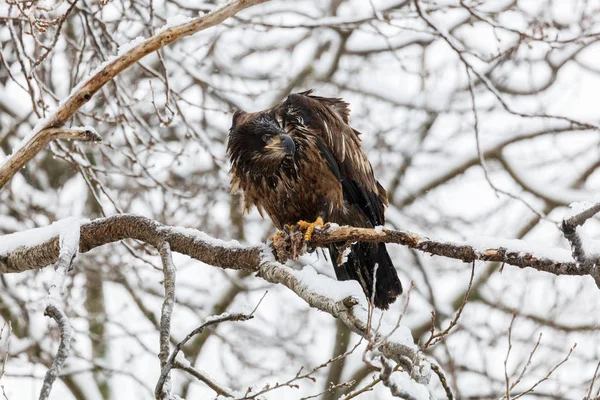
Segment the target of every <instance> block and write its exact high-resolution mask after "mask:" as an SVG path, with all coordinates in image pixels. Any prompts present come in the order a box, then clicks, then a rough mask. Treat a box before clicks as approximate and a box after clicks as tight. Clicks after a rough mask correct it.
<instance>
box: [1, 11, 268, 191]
mask: <svg viewBox="0 0 600 400" xmlns="http://www.w3.org/2000/svg"><path fill="white" fill-rule="evenodd" d="M266 1H268V0H237V1H228V2H227V3H225V4H224V5H223V6H222V7H217V8H216V9H214V10H213V11H211V12H210V13H208V14H206V15H203V16H200V17H198V18H194V19H191V20H189V21H186V22H184V23H181V24H179V25H175V26H168V25H167V26H165V27H164V28H163V29H160V30H159V31H158V33H157V34H156V35H154V36H152V37H149V38H147V39H145V40H136V41H135V43H134V44H135V46H131V47H130V46H126V47H125V48H123V49H121V51H120V52H119V54H118V55H117V56H115V57H113V58H112V59H110V60H109V61H108V62H106V63H104V64H102V65H101V66H100V67H99V68H98V69H97V70H96V71H95V72H94V73H92V74H91V75H90V77H89V78H87V79H86V80H84V81H83V82H81V83H80V84H79V85H77V86H76V87H75V89H73V91H72V92H71V94H70V96H69V97H68V98H66V99H65V100H64V101H62V102H61V103H60V105H59V106H58V108H57V109H56V110H55V111H54V112H53V113H52V114H51V115H50V116H49V117H48V118H45V119H44V120H41V121H40V122H38V124H37V125H36V126H35V128H34V129H33V131H32V132H31V134H30V135H28V136H27V137H26V138H25V139H23V141H22V143H21V144H20V145H19V147H18V148H17V149H15V151H14V152H13V154H12V155H10V156H8V157H7V158H6V159H4V160H2V161H0V188H2V187H4V185H6V183H8V181H10V179H11V178H12V177H13V176H14V175H15V174H16V173H17V172H18V171H19V170H20V169H21V168H23V166H24V165H25V164H26V163H27V162H29V160H31V159H32V158H33V157H35V155H36V154H38V153H39V152H40V151H42V150H43V149H44V148H45V147H46V146H47V145H48V143H50V142H51V141H52V140H55V139H64V138H67V139H76V140H88V141H90V140H93V141H98V140H99V138H100V136H99V135H98V134H97V133H95V131H93V130H91V129H88V128H83V129H79V128H77V129H61V127H62V126H63V125H64V124H65V123H66V122H67V121H68V120H69V118H71V116H72V115H73V114H75V112H77V110H79V109H80V108H81V107H82V106H83V105H84V104H85V103H87V102H88V101H90V100H91V98H92V96H93V95H94V94H95V93H96V92H97V91H98V90H100V89H101V88H102V87H103V86H104V85H106V84H107V83H108V82H110V81H111V80H112V79H113V78H115V77H116V76H117V75H118V74H120V73H121V72H122V71H124V70H125V69H127V68H129V67H130V66H132V65H133V64H135V63H136V62H137V61H139V60H140V59H142V58H143V57H145V56H147V55H148V54H151V53H153V52H155V51H157V50H159V49H161V48H162V47H165V46H166V45H168V44H170V43H172V42H174V41H175V40H177V39H180V38H183V37H186V36H190V35H193V34H194V33H197V32H200V31H202V30H205V29H208V28H210V27H213V26H215V25H218V24H220V23H221V22H223V21H224V20H226V19H227V18H229V17H231V16H233V15H235V14H237V13H238V12H240V11H241V10H243V9H245V8H248V7H251V6H254V5H256V4H260V3H264V2H266ZM124 50H125V51H124Z"/></svg>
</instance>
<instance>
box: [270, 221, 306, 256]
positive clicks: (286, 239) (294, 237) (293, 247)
mask: <svg viewBox="0 0 600 400" xmlns="http://www.w3.org/2000/svg"><path fill="white" fill-rule="evenodd" d="M271 241H272V242H273V248H274V249H275V256H276V258H277V260H278V261H280V262H285V261H286V260H289V259H292V260H296V259H297V258H298V257H300V256H301V255H302V254H304V253H306V250H307V248H306V242H305V241H304V234H303V232H302V231H301V230H300V227H299V226H298V225H284V226H283V229H282V230H280V231H278V232H277V233H275V235H273V237H272V238H271Z"/></svg>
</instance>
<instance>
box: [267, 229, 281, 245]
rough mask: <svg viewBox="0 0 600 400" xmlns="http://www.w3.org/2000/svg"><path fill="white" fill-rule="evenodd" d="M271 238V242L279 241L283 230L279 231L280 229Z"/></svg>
mask: <svg viewBox="0 0 600 400" xmlns="http://www.w3.org/2000/svg"><path fill="white" fill-rule="evenodd" d="M269 239H270V240H271V242H273V244H276V243H277V242H278V241H279V239H281V232H279V231H277V232H275V234H274V235H273V236H271V237H270V238H269Z"/></svg>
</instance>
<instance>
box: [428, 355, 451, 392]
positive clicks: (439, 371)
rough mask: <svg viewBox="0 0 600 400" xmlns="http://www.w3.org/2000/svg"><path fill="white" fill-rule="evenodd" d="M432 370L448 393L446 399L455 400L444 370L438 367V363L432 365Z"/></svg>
mask: <svg viewBox="0 0 600 400" xmlns="http://www.w3.org/2000/svg"><path fill="white" fill-rule="evenodd" d="M431 370H432V371H433V372H435V374H436V375H437V376H438V378H439V379H440V383H441V384H442V387H443V388H444V392H446V398H447V399H448V400H454V393H452V388H451V387H450V384H449V383H448V379H447V378H446V374H444V370H442V368H441V367H440V366H439V365H437V364H436V363H431Z"/></svg>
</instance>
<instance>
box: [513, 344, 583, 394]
mask: <svg viewBox="0 0 600 400" xmlns="http://www.w3.org/2000/svg"><path fill="white" fill-rule="evenodd" d="M576 347H577V343H575V344H574V345H573V347H571V348H570V349H569V353H568V354H567V355H566V356H565V358H563V359H562V361H560V362H559V363H558V364H556V365H555V366H554V368H552V369H551V370H550V371H548V373H547V374H546V376H544V377H543V378H542V379H540V380H539V381H537V382H536V383H535V384H533V386H531V387H530V388H529V389H527V390H526V391H524V392H523V393H521V394H519V395H518V396H516V397H515V398H514V400H517V399H520V398H521V397H523V396H525V395H526V394H528V393H532V392H533V391H534V390H535V388H536V387H538V385H539V384H541V383H542V382H544V381H547V380H548V378H550V375H552V374H553V373H554V371H556V370H557V369H558V368H560V366H561V365H563V364H564V363H566V362H567V361H569V357H571V354H572V353H573V350H575V348H576ZM508 399H509V400H510V397H509V398H508Z"/></svg>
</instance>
